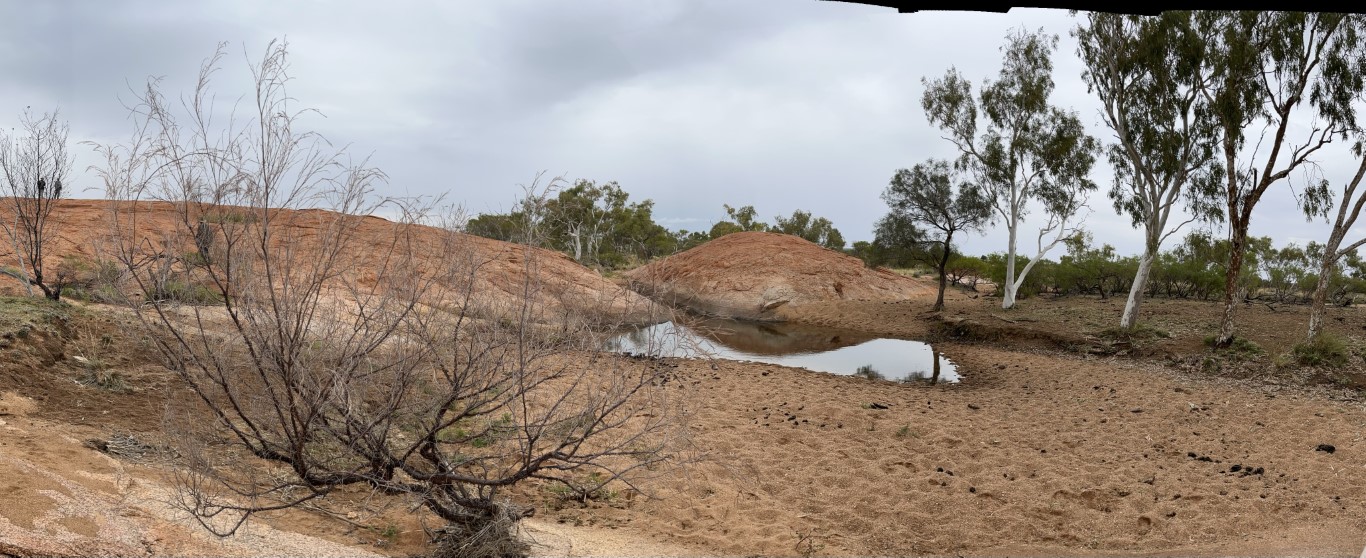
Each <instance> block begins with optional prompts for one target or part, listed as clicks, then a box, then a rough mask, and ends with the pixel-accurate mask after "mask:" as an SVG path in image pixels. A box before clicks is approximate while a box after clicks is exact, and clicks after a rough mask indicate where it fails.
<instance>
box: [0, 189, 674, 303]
mask: <svg viewBox="0 0 1366 558" xmlns="http://www.w3.org/2000/svg"><path fill="white" fill-rule="evenodd" d="M114 210H117V211H118V212H119V214H120V215H119V218H118V219H119V221H118V222H119V223H121V225H120V226H121V227H122V228H123V230H124V231H127V232H126V233H125V234H126V235H127V236H128V237H129V238H136V239H140V240H141V239H146V240H148V241H150V242H152V243H154V244H156V245H162V243H163V242H164V239H166V238H168V236H169V237H170V238H173V239H175V240H173V241H174V242H178V243H180V244H183V246H181V247H180V248H179V250H180V251H193V250H194V244H193V240H192V239H193V235H194V232H195V227H196V226H197V223H198V217H197V216H195V215H193V214H191V217H190V220H189V222H188V224H187V223H186V221H185V219H184V217H183V216H182V213H181V212H178V211H176V209H175V207H174V206H173V205H172V204H169V203H164V202H141V203H136V204H134V203H131V202H110V201H107V200H60V201H59V203H58V205H57V206H56V208H55V209H54V210H53V213H52V216H51V221H50V223H49V225H48V227H49V230H51V231H53V232H55V238H54V240H53V241H52V243H51V245H50V246H49V248H48V249H47V257H46V258H44V259H45V262H44V266H45V268H46V269H47V276H48V277H52V276H53V275H54V274H55V273H56V272H57V270H58V269H59V267H61V266H63V265H64V264H65V265H70V263H71V262H70V261H66V262H64V257H65V258H73V259H74V261H75V263H77V264H78V265H80V266H85V267H87V268H88V269H86V270H85V271H84V273H89V269H93V267H94V265H95V264H96V262H99V261H101V260H108V259H110V258H112V254H113V250H115V249H116V244H115V240H114V238H115V237H114V235H113V233H114V232H115V228H114V227H115V225H114V222H115V221H114V218H113V215H114ZM213 211H214V212H215V213H216V214H220V215H222V214H226V215H231V216H233V217H235V218H241V217H245V218H252V217H255V216H259V214H260V213H259V210H248V209H245V208H234V207H225V208H217V209H215V210H213ZM272 212H274V213H275V214H276V216H275V219H278V220H279V221H278V222H279V223H280V224H281V225H282V226H281V227H280V228H279V230H280V233H279V235H278V236H280V237H284V236H293V237H294V238H297V239H299V240H300V242H301V244H302V245H303V246H306V247H307V246H308V243H309V242H310V241H312V240H313V239H314V238H316V237H317V236H318V234H319V233H318V232H317V231H318V229H319V228H321V227H324V226H326V223H327V222H328V221H329V220H330V219H333V218H335V217H336V214H335V213H331V212H326V211H321V210H300V211H293V210H272ZM357 219H359V223H358V227H357V230H356V237H355V238H356V239H355V241H354V242H353V244H352V245H351V246H349V247H348V250H349V255H354V256H355V257H356V259H357V261H358V262H361V269H359V270H358V271H360V273H361V274H362V276H365V274H366V273H369V274H370V275H371V276H373V274H374V272H373V270H366V269H364V266H366V265H369V266H372V267H373V266H377V265H379V262H380V259H381V258H382V256H383V255H384V254H387V253H389V250H390V248H391V246H390V243H391V242H392V241H393V240H394V238H395V237H396V236H397V233H398V232H399V226H398V225H397V224H396V223H393V222H390V221H388V220H385V219H382V218H379V217H373V216H367V217H357ZM219 225H222V224H221V223H219V224H216V225H215V226H219ZM222 226H232V224H231V223H229V224H227V225H222ZM410 232H411V233H412V234H413V236H412V237H411V242H412V245H413V246H414V247H416V252H417V254H418V255H419V262H420V264H422V265H471V266H478V270H477V272H475V275H474V276H475V279H474V289H475V290H476V291H477V292H479V293H480V300H481V305H482V306H484V307H486V308H489V309H491V311H495V312H496V311H500V309H501V310H506V309H507V308H508V307H510V306H512V305H515V304H516V302H517V301H519V300H520V293H521V291H522V289H523V287H524V286H525V284H526V278H527V277H528V266H529V265H536V266H539V270H540V271H539V275H536V276H537V277H540V278H543V282H542V283H541V284H540V285H539V286H538V290H537V297H536V300H535V303H536V304H537V305H538V309H539V310H540V311H541V312H542V313H543V314H542V315H543V316H551V317H553V316H556V315H559V314H561V313H562V309H563V308H564V307H566V306H575V307H584V308H588V307H592V308H605V309H607V311H609V312H611V313H612V315H613V316H612V317H613V318H614V319H621V320H623V321H625V322H628V323H646V322H650V321H652V320H653V319H654V316H655V313H656V312H657V308H656V307H655V305H654V304H653V303H651V302H650V301H649V300H647V299H645V298H644V297H642V296H640V295H638V294H636V293H634V292H631V291H629V290H627V289H624V288H622V287H620V286H618V285H616V284H614V283H612V282H611V281H609V280H607V279H605V278H603V277H602V276H601V275H600V274H599V273H597V272H595V271H593V270H590V269H588V268H586V267H584V266H582V265H580V264H579V263H578V262H575V261H574V260H573V259H571V258H569V257H568V256H566V255H564V254H562V253H560V252H554V251H550V250H544V249H540V248H529V247H527V246H523V245H520V244H514V243H508V242H502V241H498V240H492V239H488V238H483V237H478V236H473V235H465V234H458V233H456V234H455V236H454V237H452V238H453V239H454V242H455V243H456V244H457V245H458V247H457V248H455V249H454V250H456V252H457V253H458V254H459V256H458V257H455V258H452V257H451V256H450V253H443V251H442V249H441V247H442V246H443V244H444V243H445V242H446V240H447V237H446V236H445V235H446V234H447V233H446V232H445V231H442V230H440V229H437V228H433V227H428V226H414V227H413V228H412V229H411V230H410ZM306 249H311V248H306ZM13 252H14V251H13V247H12V246H10V245H9V244H8V243H7V242H0V265H3V266H9V267H13V266H15V265H16V263H17V260H16V258H15V256H14V253H13ZM528 258H531V261H530V262H528ZM307 259H308V258H303V257H301V258H300V261H307ZM452 259H455V260H459V261H455V262H452V261H449V260H452ZM452 287H454V286H452ZM457 288H458V287H457ZM22 293H23V290H22V288H21V286H20V285H19V283H18V281H15V280H13V279H11V278H9V277H7V276H0V294H11V295H15V294H22Z"/></svg>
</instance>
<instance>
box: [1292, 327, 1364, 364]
mask: <svg viewBox="0 0 1366 558" xmlns="http://www.w3.org/2000/svg"><path fill="white" fill-rule="evenodd" d="M1291 354H1292V355H1293V356H1294V357H1295V362H1298V363H1300V365H1302V366H1325V367H1331V368H1340V367H1342V366H1346V365H1347V361H1348V359H1349V358H1350V357H1351V355H1352V351H1351V349H1349V348H1348V347H1347V342H1346V341H1345V340H1344V339H1342V338H1341V337H1338V336H1336V335H1332V334H1328V333H1320V334H1319V335H1318V336H1316V337H1314V339H1313V340H1310V341H1308V342H1305V343H1300V344H1298V345H1295V347H1294V349H1292V350H1291Z"/></svg>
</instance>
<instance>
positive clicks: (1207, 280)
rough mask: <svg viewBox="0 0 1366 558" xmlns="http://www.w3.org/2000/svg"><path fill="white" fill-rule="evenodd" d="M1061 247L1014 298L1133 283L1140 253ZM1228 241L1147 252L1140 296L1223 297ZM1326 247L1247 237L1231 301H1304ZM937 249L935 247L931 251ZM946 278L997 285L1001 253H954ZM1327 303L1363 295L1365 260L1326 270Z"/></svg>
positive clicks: (1083, 244)
mask: <svg viewBox="0 0 1366 558" xmlns="http://www.w3.org/2000/svg"><path fill="white" fill-rule="evenodd" d="M1064 243H1065V244H1066V246H1067V253H1066V254H1064V255H1062V256H1061V257H1059V258H1058V259H1057V260H1056V261H1055V260H1049V259H1044V260H1040V261H1039V262H1038V263H1037V264H1036V265H1035V271H1034V272H1033V273H1031V274H1030V275H1029V277H1028V278H1027V280H1026V281H1025V282H1024V283H1022V284H1021V286H1020V289H1019V291H1018V292H1017V293H1016V294H1017V296H1019V297H1020V298H1021V299H1027V298H1030V297H1034V296H1038V295H1041V294H1044V295H1053V296H1071V295H1091V296H1099V297H1101V298H1109V297H1113V296H1126V295H1127V294H1128V292H1129V291H1130V289H1132V287H1133V279H1134V275H1135V273H1136V272H1137V270H1138V267H1139V265H1140V264H1141V258H1142V256H1141V255H1132V256H1121V255H1119V254H1117V253H1116V252H1115V248H1114V247H1113V246H1111V245H1109V244H1102V245H1100V246H1094V245H1092V244H1091V235H1090V234H1089V233H1082V234H1077V235H1074V236H1072V237H1069V238H1068V239H1066V240H1065V241H1064ZM1230 248H1231V243H1230V241H1229V240H1228V239H1216V238H1214V237H1213V236H1212V235H1211V234H1210V233H1209V232H1208V231H1205V230H1197V231H1192V232H1190V233H1189V234H1187V235H1186V236H1185V238H1184V239H1183V241H1182V242H1181V243H1180V244H1178V245H1176V246H1173V247H1172V248H1171V249H1170V250H1167V251H1163V252H1160V253H1158V254H1157V255H1156V257H1155V258H1154V260H1155V261H1154V264H1153V268H1152V272H1151V274H1150V276H1149V277H1148V279H1147V281H1146V283H1145V284H1144V286H1143V294H1144V296H1146V297H1162V298H1178V299H1193V300H1218V299H1220V298H1223V297H1224V295H1225V292H1224V277H1225V276H1226V275H1227V271H1228V270H1227V269H1226V268H1225V266H1226V265H1227V262H1228V259H1229V251H1230ZM1324 249H1325V246H1324V245H1323V244H1321V243H1318V242H1309V243H1308V244H1306V245H1304V246H1300V245H1298V244H1295V243H1289V244H1285V245H1282V246H1280V247H1277V246H1275V245H1274V244H1273V243H1272V240H1271V238H1270V237H1251V238H1249V239H1248V253H1247V255H1246V257H1244V258H1243V261H1242V265H1243V266H1244V268H1243V270H1242V271H1241V273H1240V274H1239V276H1240V281H1239V283H1238V286H1237V289H1236V291H1235V292H1234V293H1233V297H1234V299H1235V300H1239V301H1243V302H1266V303H1285V304H1309V303H1311V302H1312V301H1313V296H1314V291H1315V289H1316V288H1317V286H1318V285H1319V270H1318V262H1319V261H1321V259H1322V258H1323V254H1324ZM936 253H937V252H936ZM927 255H932V254H931V253H928V252H927V253H922V254H919V255H909V254H905V253H903V254H899V257H901V258H904V259H894V260H890V261H889V264H890V265H893V266H899V267H913V266H917V265H923V262H924V261H925V259H926V256H927ZM945 270H946V278H947V282H948V284H950V285H956V286H959V287H962V288H966V289H970V290H978V289H979V288H980V287H981V286H982V285H983V284H985V283H988V282H989V283H991V284H994V285H1000V284H1001V282H1002V281H1004V280H1005V274H1006V258H1005V255H1004V254H1002V253H999V252H997V253H992V254H986V255H982V256H967V255H961V254H960V255H955V256H953V257H951V258H950V259H949V261H948V262H947V264H946V266H945ZM1324 284H1325V285H1326V293H1327V294H1326V295H1325V298H1326V301H1327V303H1329V304H1334V305H1349V304H1352V303H1354V302H1359V301H1363V300H1366V260H1363V259H1362V258H1361V257H1360V256H1359V255H1358V254H1357V253H1356V252H1355V251H1354V252H1351V253H1348V254H1346V255H1345V256H1344V257H1343V262H1342V265H1341V266H1338V267H1337V268H1335V269H1334V270H1333V271H1332V272H1331V274H1330V275H1329V276H1328V280H1327V281H1326V282H1325V283H1324Z"/></svg>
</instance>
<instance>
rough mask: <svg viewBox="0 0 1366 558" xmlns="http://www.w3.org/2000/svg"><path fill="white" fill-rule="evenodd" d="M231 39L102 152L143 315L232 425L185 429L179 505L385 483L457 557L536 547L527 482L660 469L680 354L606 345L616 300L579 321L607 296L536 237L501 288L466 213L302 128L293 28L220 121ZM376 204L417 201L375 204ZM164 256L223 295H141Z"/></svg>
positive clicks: (225, 515) (144, 97)
mask: <svg viewBox="0 0 1366 558" xmlns="http://www.w3.org/2000/svg"><path fill="white" fill-rule="evenodd" d="M222 53H223V48H222V47H221V46H220V48H219V51H218V53H217V54H216V55H215V56H214V57H212V58H210V59H209V60H208V61H207V62H206V63H205V65H204V66H203V68H202V69H201V73H200V80H199V83H198V86H197V87H196V90H195V93H194V95H193V97H192V98H190V99H188V100H187V101H186V102H185V103H184V106H185V107H186V108H187V112H188V113H189V115H188V118H187V119H186V120H184V122H187V123H186V124H182V121H181V120H180V119H178V117H177V116H176V115H175V114H173V111H172V110H171V107H170V106H169V105H168V103H166V101H165V100H164V99H163V98H162V97H161V95H160V94H159V92H158V90H157V89H158V83H157V82H156V81H155V80H153V81H151V82H149V84H148V87H147V90H146V92H145V93H143V94H141V95H140V96H139V97H140V104H139V105H138V106H137V107H136V108H135V110H134V115H135V121H136V122H137V124H136V132H135V134H134V137H133V139H132V140H131V141H130V142H128V143H126V144H123V145H118V146H101V147H100V151H101V152H102V153H103V154H104V155H105V158H106V163H105V165H104V166H103V168H101V169H100V170H99V172H100V175H101V176H102V177H103V178H104V179H105V181H106V182H105V183H106V187H107V188H108V189H109V192H110V195H111V197H115V198H117V199H119V200H122V201H125V202H132V203H121V204H116V206H115V207H116V209H117V210H116V211H115V214H114V218H113V223H114V227H113V228H114V234H115V236H117V237H118V238H119V239H120V242H119V246H120V249H119V250H118V254H117V256H116V257H117V259H118V260H119V261H120V262H121V264H122V265H123V266H124V268H125V269H126V270H127V271H128V272H129V275H130V276H131V277H132V281H133V282H134V283H136V284H137V285H138V286H139V290H140V291H141V292H142V293H143V296H142V297H139V298H130V302H132V304H131V308H133V309H134V310H135V311H136V314H137V315H138V316H139V318H141V320H142V322H143V324H145V325H146V328H147V332H148V334H149V335H150V336H151V337H152V338H153V339H154V340H155V343H156V345H157V347H158V348H159V349H160V352H161V354H162V355H163V356H164V357H165V361H166V363H167V366H168V367H169V368H170V369H172V370H174V371H175V372H176V373H178V374H179V376H180V377H181V378H182V379H183V380H184V381H185V382H186V383H187V384H188V386H189V387H190V389H191V391H192V392H193V393H194V394H195V395H196V396H197V397H196V398H195V399H196V400H197V403H196V404H197V405H198V408H199V409H200V412H204V411H206V412H207V413H208V414H209V415H210V416H212V417H213V419H214V420H212V421H194V420H182V421H174V422H175V424H177V425H179V427H180V428H183V429H184V430H185V432H184V435H180V436H175V438H176V439H177V440H179V441H180V442H181V443H182V447H181V448H180V454H181V455H183V456H185V459H186V462H185V467H184V468H183V469H182V470H181V471H182V473H181V474H180V480H181V482H180V487H181V489H182V490H180V492H179V494H180V498H179V501H178V502H179V504H180V505H181V506H182V507H183V508H184V509H185V510H187V511H189V512H191V513H193V514H194V515H195V516H196V517H198V518H200V520H201V523H203V524H204V525H205V526H206V527H208V528H209V529H211V530H213V531H214V532H215V533H218V534H221V535H228V534H232V533H234V532H235V531H236V530H237V529H238V528H240V527H241V525H242V524H243V523H244V522H245V521H246V520H247V518H249V517H250V516H251V515H252V514H254V513H258V512H262V511H268V510H274V509H280V508H285V507H290V506H297V505H300V504H304V503H310V504H316V503H318V502H320V501H322V500H321V499H323V498H324V497H326V496H327V495H329V494H331V493H333V492H334V491H336V490H338V489H341V488H343V487H348V486H368V487H370V488H372V489H374V490H376V491H379V492H382V493H386V494H391V495H398V496H407V497H410V498H413V499H415V500H416V502H417V503H419V504H420V505H422V506H425V507H426V508H427V509H428V510H430V511H431V512H432V513H434V514H435V515H436V516H437V517H439V518H440V519H441V520H442V521H444V522H445V525H446V526H445V527H444V528H443V529H442V531H441V533H443V534H442V536H441V538H440V541H441V542H442V544H441V545H440V546H439V549H440V550H441V551H442V552H443V553H444V554H445V555H452V556H477V555H488V554H496V555H500V556H502V555H508V554H516V553H518V552H523V551H525V547H524V546H522V543H520V542H519V540H518V539H517V538H516V537H515V536H512V535H513V534H514V529H513V528H514V527H515V526H516V525H517V521H518V520H519V519H520V518H522V517H525V516H527V515H530V514H531V513H532V511H533V508H530V507H526V506H524V505H520V504H514V503H512V502H511V501H510V500H509V499H508V496H507V492H508V490H509V489H510V488H511V487H513V486H515V485H517V484H518V483H521V482H523V481H527V480H529V479H540V480H541V481H545V482H549V483H555V484H558V485H563V486H567V487H569V488H570V489H572V490H573V491H577V492H580V493H583V494H591V493H593V491H595V490H597V489H599V488H601V487H602V486H604V485H606V484H607V483H612V482H619V483H626V484H627V485H628V486H633V485H631V484H630V483H631V482H632V481H633V479H638V478H640V476H641V475H645V474H647V473H649V472H651V471H654V472H656V473H658V472H661V471H662V470H661V469H659V468H658V466H659V465H662V464H665V463H666V462H668V460H669V459H670V458H671V457H673V456H675V455H676V453H675V451H674V450H675V448H678V447H680V445H679V443H680V441H681V440H682V439H683V438H682V437H683V436H684V435H685V434H686V429H685V428H683V427H682V423H681V422H679V421H678V420H676V416H677V415H676V413H674V412H672V411H671V410H672V408H673V407H672V406H671V405H670V403H669V400H668V399H667V398H666V397H665V396H666V395H667V392H666V391H665V390H664V389H663V384H664V383H665V380H666V378H667V377H668V374H669V370H670V369H669V368H667V367H665V366H663V365H661V364H659V363H655V362H636V361H632V360H630V359H625V358H618V357H612V356H609V355H604V354H602V353H599V352H597V351H595V350H593V349H595V348H596V345H595V343H596V342H597V340H598V339H600V338H601V335H600V334H601V333H602V331H603V329H604V328H605V327H607V326H608V325H610V322H611V320H610V317H611V316H610V315H609V314H607V313H606V312H604V313H603V314H604V315H606V318H602V317H599V318H597V319H584V318H585V314H587V313H589V312H591V310H592V309H593V308H594V307H595V305H598V304H600V302H601V301H596V300H573V299H574V298H575V295H574V294H573V293H572V292H571V291H570V290H566V289H562V288H559V286H558V285H559V283H557V281H556V278H555V277H553V276H552V275H551V274H548V273H545V272H544V271H543V270H542V269H541V266H542V265H543V264H544V261H543V259H542V258H543V257H553V256H543V255H542V254H543V251H541V250H539V249H536V248H534V247H533V246H530V245H524V246H522V247H520V249H518V250H515V252H516V253H515V254H513V256H515V258H514V259H516V260H517V261H518V263H519V264H520V269H521V273H519V274H517V275H516V277H515V278H514V279H515V281H516V283H515V289H513V290H512V291H511V296H510V297H507V296H504V297H495V296H493V293H492V292H491V291H492V290H493V289H488V288H485V284H486V281H487V280H488V279H487V278H486V274H485V273H484V272H485V269H486V268H487V267H489V266H491V265H493V264H494V263H495V262H497V261H508V258H509V255H508V254H506V253H497V254H490V253H488V252H487V251H481V250H480V249H478V248H477V245H476V243H475V242H474V241H473V240H472V239H471V238H470V237H468V236H466V235H463V234H460V233H458V232H455V231H456V230H458V228H459V223H460V219H459V218H452V219H446V220H445V221H444V222H442V223H439V224H441V225H444V227H426V226H421V223H423V222H425V221H428V220H430V219H429V215H428V213H429V212H428V211H427V209H426V207H425V206H424V205H422V204H418V203H416V202H412V201H403V200H395V199H386V198H382V197H379V196H377V195H376V194H375V186H376V185H377V184H378V183H379V182H380V181H382V180H383V179H384V175H383V174H382V173H380V172H379V171H377V170H374V169H370V168H368V167H366V166H364V164H361V165H345V164H342V162H341V161H342V159H341V153H340V152H330V151H327V150H326V144H325V142H323V141H322V139H321V138H320V137H318V136H316V135H313V134H307V133H301V132H299V131H298V128H297V124H298V120H299V117H300V116H301V114H302V113H300V112H298V111H295V112H291V111H290V109H289V107H288V106H287V105H288V102H289V101H290V99H289V98H288V97H287V96H286V95H285V93H284V86H285V83H286V81H287V79H288V74H287V69H288V66H287V64H286V45H285V44H283V43H274V42H272V43H271V45H270V47H269V48H268V49H267V52H266V54H265V56H264V57H263V59H262V60H261V61H260V63H259V64H257V65H255V66H254V72H253V76H254V78H255V83H256V89H255V92H254V93H255V97H254V105H255V108H256V113H255V114H254V115H253V118H251V119H250V121H249V123H248V124H247V125H244V126H241V127H238V126H237V122H238V121H237V120H236V119H235V118H228V119H227V123H228V124H227V126H228V130H226V131H223V130H218V129H216V128H213V127H211V126H210V123H211V121H212V118H211V116H213V115H214V107H213V105H212V102H211V99H212V96H211V95H209V93H208V85H209V78H210V76H211V75H212V74H213V72H214V71H215V69H216V68H217V64H218V60H219V59H220V58H221V55H222ZM534 189H535V188H534V185H533V190H534ZM529 197H531V196H529ZM140 200H159V201H162V202H170V203H171V204H172V205H171V207H173V208H174V209H173V211H172V212H173V213H174V215H175V229H176V236H175V237H174V238H167V239H164V240H159V241H157V242H152V241H150V240H149V239H148V238H146V236H145V235H143V234H141V233H139V232H138V231H140V230H142V229H144V228H146V227H148V226H151V225H150V224H149V223H148V222H147V221H145V220H146V219H149V218H151V217H152V216H153V215H152V213H150V212H149V208H150V206H147V205H145V204H139V203H136V202H138V201H140ZM381 206H387V207H390V208H397V209H398V210H399V214H400V216H399V217H398V218H396V220H395V221H393V222H388V221H381V220H378V219H375V218H373V217H367V216H366V215H368V214H373V213H375V212H376V211H378V210H379V209H380V208H381ZM319 210H322V211H319ZM163 213H164V210H163ZM532 213H534V212H532ZM140 219H142V220H143V221H139V220H140ZM528 219H529V220H531V221H533V222H529V223H527V224H526V226H525V227H524V230H526V231H529V232H528V234H529V235H532V236H529V237H528V241H529V242H530V241H534V234H535V231H537V230H539V227H538V226H537V223H535V222H534V220H535V219H536V216H535V215H534V214H530V215H529V216H528ZM206 229H207V232H206ZM509 250H512V249H511V248H509ZM158 261H160V262H165V261H170V262H173V264H172V266H171V267H172V268H173V270H174V272H175V273H180V274H182V275H183V276H184V277H186V278H188V279H189V280H194V281H199V282H200V283H202V284H205V285H208V286H209V287H210V288H211V289H212V290H213V291H214V292H215V293H216V294H217V295H218V300H219V302H218V303H217V304H214V305H211V306H192V305H182V304H179V303H178V301H177V300H175V299H174V298H166V297H156V296H147V295H148V294H150V293H154V292H156V289H157V281H158V277H157V276H156V273H155V270H156V269H158V268H157V266H155V265H150V264H149V262H158ZM502 292H503V293H507V291H506V290H504V291H502ZM225 447H227V448H235V450H234V451H226V450H224V449H222V448H225Z"/></svg>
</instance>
